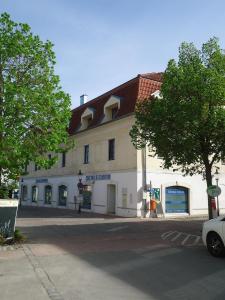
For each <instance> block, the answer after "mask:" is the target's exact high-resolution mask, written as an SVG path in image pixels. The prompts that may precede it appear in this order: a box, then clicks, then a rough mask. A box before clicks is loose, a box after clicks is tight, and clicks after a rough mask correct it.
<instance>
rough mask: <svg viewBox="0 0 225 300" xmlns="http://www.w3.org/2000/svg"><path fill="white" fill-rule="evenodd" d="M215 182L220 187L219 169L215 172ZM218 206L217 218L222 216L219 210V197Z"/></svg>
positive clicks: (217, 199) (217, 198)
mask: <svg viewBox="0 0 225 300" xmlns="http://www.w3.org/2000/svg"><path fill="white" fill-rule="evenodd" d="M215 180H216V185H217V186H218V182H219V172H218V169H216V172H215ZM216 204H217V216H219V215H220V208H219V197H218V196H217V197H216Z"/></svg>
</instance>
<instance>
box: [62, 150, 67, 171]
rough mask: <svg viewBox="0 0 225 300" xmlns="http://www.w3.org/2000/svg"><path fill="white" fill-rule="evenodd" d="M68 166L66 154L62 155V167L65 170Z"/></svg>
mask: <svg viewBox="0 0 225 300" xmlns="http://www.w3.org/2000/svg"><path fill="white" fill-rule="evenodd" d="M65 166H66V152H63V153H62V167H63V168H64V167H65Z"/></svg>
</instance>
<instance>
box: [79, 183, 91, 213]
mask: <svg viewBox="0 0 225 300" xmlns="http://www.w3.org/2000/svg"><path fill="white" fill-rule="evenodd" d="M91 196H92V187H91V185H84V186H83V201H82V202H83V203H82V204H81V208H85V209H91Z"/></svg>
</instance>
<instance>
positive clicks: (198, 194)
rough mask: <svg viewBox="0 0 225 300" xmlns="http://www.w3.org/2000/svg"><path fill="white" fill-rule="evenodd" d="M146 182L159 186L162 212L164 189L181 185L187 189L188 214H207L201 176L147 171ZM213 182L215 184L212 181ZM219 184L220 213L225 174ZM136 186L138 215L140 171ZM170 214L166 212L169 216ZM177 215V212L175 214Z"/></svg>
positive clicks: (223, 209)
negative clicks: (220, 191)
mask: <svg viewBox="0 0 225 300" xmlns="http://www.w3.org/2000/svg"><path fill="white" fill-rule="evenodd" d="M146 175H147V176H146V178H147V184H148V185H149V184H150V181H151V183H152V187H153V188H160V190H161V201H162V208H163V212H164V213H165V189H166V187H169V186H176V185H178V186H183V187H186V188H188V189H189V212H190V215H198V214H207V213H208V198H207V193H206V189H207V187H206V182H205V181H203V180H202V176H200V175H194V176H182V174H178V173H173V172H169V171H168V172H164V173H163V172H156V171H155V172H147V174H146ZM214 184H216V183H215V182H214ZM219 186H220V187H221V189H222V193H221V195H220V196H219V204H220V211H221V213H225V175H223V176H221V178H220V180H219ZM137 188H138V193H139V203H138V215H139V216H140V215H143V212H141V207H142V203H141V198H142V173H141V172H138V176H137ZM169 215H170V214H166V216H169ZM175 215H178V214H175Z"/></svg>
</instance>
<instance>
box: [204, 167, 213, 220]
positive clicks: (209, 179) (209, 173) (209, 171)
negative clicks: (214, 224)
mask: <svg viewBox="0 0 225 300" xmlns="http://www.w3.org/2000/svg"><path fill="white" fill-rule="evenodd" d="M205 171H206V183H207V188H208V187H209V186H211V185H212V168H211V166H207V167H206V168H205ZM211 201H212V197H210V196H209V195H208V214H209V219H212V218H213V213H212V204H211Z"/></svg>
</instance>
